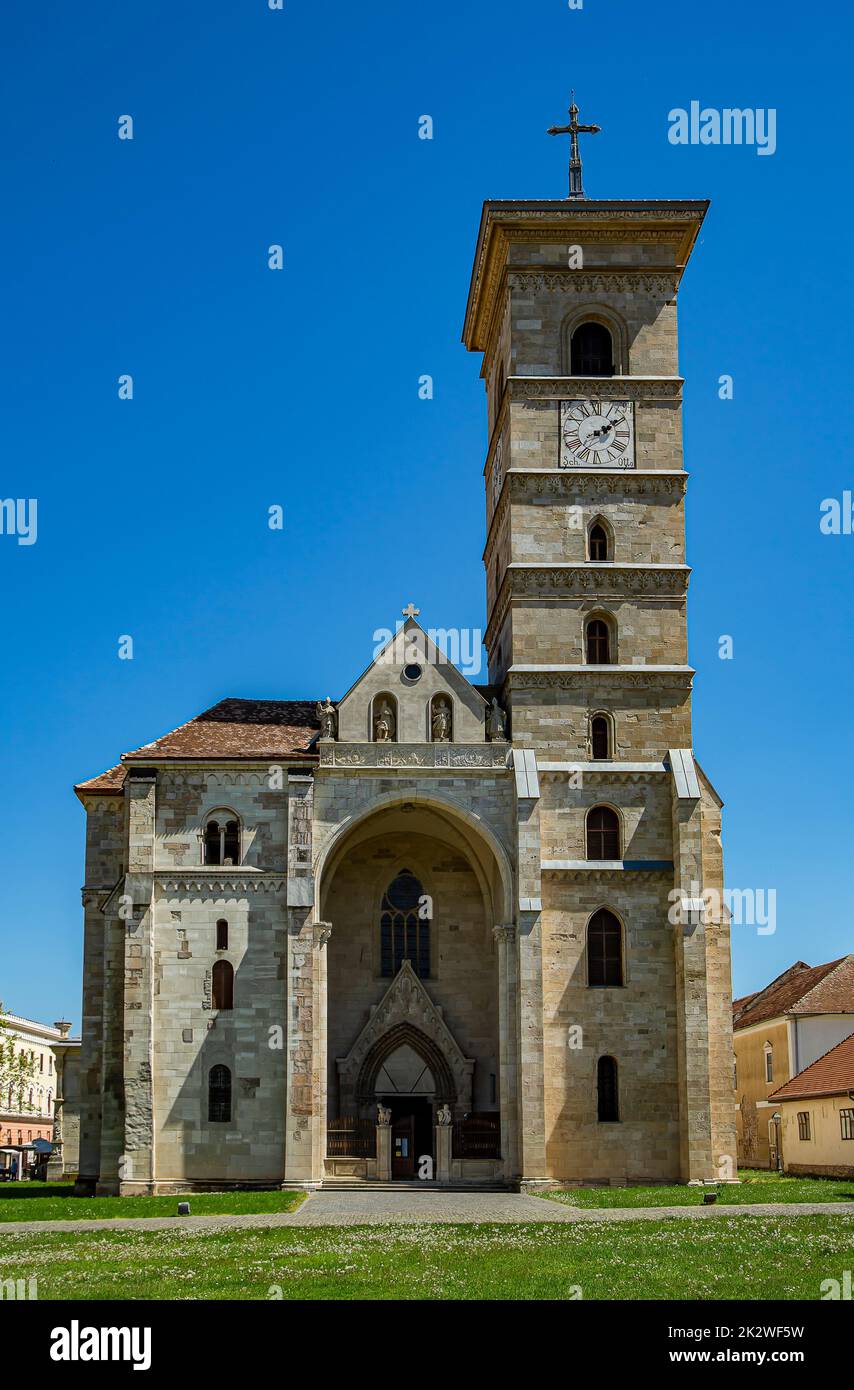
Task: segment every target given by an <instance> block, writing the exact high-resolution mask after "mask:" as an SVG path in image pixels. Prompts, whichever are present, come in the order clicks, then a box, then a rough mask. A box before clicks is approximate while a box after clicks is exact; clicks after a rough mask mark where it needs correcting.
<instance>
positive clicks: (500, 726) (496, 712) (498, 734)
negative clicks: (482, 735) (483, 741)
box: [486, 696, 507, 739]
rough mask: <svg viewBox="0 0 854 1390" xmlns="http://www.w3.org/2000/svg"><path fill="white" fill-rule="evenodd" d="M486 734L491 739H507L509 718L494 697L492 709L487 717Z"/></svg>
mask: <svg viewBox="0 0 854 1390" xmlns="http://www.w3.org/2000/svg"><path fill="white" fill-rule="evenodd" d="M486 734H487V737H488V738H491V739H504V738H506V737H507V716H506V715H505V713H504V711H503V709H502V708H501V706H500V705H499V703H498V701H497V700H496V699H495V697H494V696H493V698H492V709H491V710H490V711H489V714H488V715H487V716H486Z"/></svg>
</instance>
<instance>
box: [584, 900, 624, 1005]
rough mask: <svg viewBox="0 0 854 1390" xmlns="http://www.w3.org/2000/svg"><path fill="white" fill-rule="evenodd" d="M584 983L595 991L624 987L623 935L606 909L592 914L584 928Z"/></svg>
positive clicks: (613, 917) (615, 919) (615, 920)
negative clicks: (585, 959)
mask: <svg viewBox="0 0 854 1390" xmlns="http://www.w3.org/2000/svg"><path fill="white" fill-rule="evenodd" d="M587 983H588V985H592V986H593V987H594V988H595V989H604V988H606V987H607V986H608V985H621V984H622V983H623V932H622V928H621V927H620V923H619V922H618V920H617V918H616V917H615V916H614V914H613V912H609V911H608V909H607V908H605V907H600V909H599V911H598V912H594V914H593V916H592V917H591V918H590V922H589V924H588V927H587Z"/></svg>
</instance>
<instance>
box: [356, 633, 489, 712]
mask: <svg viewBox="0 0 854 1390" xmlns="http://www.w3.org/2000/svg"><path fill="white" fill-rule="evenodd" d="M442 630H443V631H444V630H445V629H442ZM412 634H416V635H415V636H414V637H413V636H412ZM413 641H414V642H415V643H417V644H418V650H419V653H423V658H424V661H425V662H426V664H427V665H429V666H433V667H437V668H438V669H439V670H440V671H442V673H443V674H444V675H445V676H446V678H447V682H448V688H449V689H450V690H453V692H454V693H455V694H456V695H458V696H463V695H464V694H469V695H470V696H471V699H472V707H473V708H474V707H475V702H476V704H477V707H478V708H480V709H487V708H488V706H489V701H488V700H486V699H485V698H484V696H483V695H482V694H481V693H480V690H479V689H478V688H477V686H475V685H472V683H471V681H469V680H467V679H466V677H465V676H464V675H463V673H462V671H460V670H459V668H458V667H456V666H455V665H454V663H453V662H452V661H451V659H450V657H448V656H446V655H445V653H444V652H443V651H442V649H441V647H438V646H437V645H436V643H435V642H434V641H433V639H432V637H431V636H430V634H429V633H428V632H425V630H424V628H423V627H422V626H421V624H420V623H417V622H416V621H415V619H414V618H407V620H406V622H405V623H403V624H402V626H401V627H400V628H398V630H397V632H395V633H393V634H392V636H391V637H390V638H389V640H388V641H387V642H386V643H384V645H383V646H382V647H381V648H380V650H379V651H378V652H377V654H376V656H375V657H374V659H373V661H372V662H371V663H370V665H368V666H366V667H365V669H364V671H363V672H362V674H361V675H360V676H358V677H357V679H356V680H355V681H354V682H353V684H352V685H351V686H350V688H349V690H348V691H347V692H346V694H344V695H342V696H341V699H340V700H339V701H338V707H339V709H340V708H341V706H342V705H344V704H345V703H346V701H347V700H349V699H350V696H351V695H353V694H355V692H356V691H357V690H358V688H359V686H360V685H362V683H363V682H364V681H365V680H366V679H367V677H368V676H369V675H371V673H372V672H373V671H375V670H376V668H377V667H385V668H386V669H388V670H399V669H400V668H401V667H402V666H405V665H406V662H407V656H406V650H405V649H406V647H407V645H408V644H409V643H411V642H413ZM398 647H399V650H397V648H398Z"/></svg>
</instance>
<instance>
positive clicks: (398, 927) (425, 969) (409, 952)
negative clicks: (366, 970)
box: [380, 869, 432, 979]
mask: <svg viewBox="0 0 854 1390" xmlns="http://www.w3.org/2000/svg"><path fill="white" fill-rule="evenodd" d="M431 915H432V914H431V911H430V899H429V898H428V897H427V895H426V894H425V892H424V889H423V888H422V887H421V884H420V883H419V881H418V879H417V878H416V877H415V875H414V874H413V873H411V872H410V870H409V869H401V871H400V873H399V874H398V875H397V878H396V879H395V880H394V882H393V883H391V884H389V887H388V888H387V889H386V892H385V894H384V896H383V901H382V908H381V915H380V969H381V973H382V974H383V975H384V976H386V977H387V978H392V977H394V976H395V975H396V974H397V972H398V970H399V969H400V967H401V966H402V964H403V962H404V961H405V960H408V961H411V963H412V969H413V970H414V971H415V973H416V975H419V976H421V978H422V979H426V978H427V976H428V975H429V974H430V917H431Z"/></svg>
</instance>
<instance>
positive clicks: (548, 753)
mask: <svg viewBox="0 0 854 1390" xmlns="http://www.w3.org/2000/svg"><path fill="white" fill-rule="evenodd" d="M575 111H576V114H577V108H575ZM573 119H574V118H573ZM571 129H572V127H571V126H570V127H566V128H562V129H560V130H557V129H556V130H555V131H554V132H553V133H555V134H562V133H566V131H571ZM577 129H588V130H590V129H594V130H595V129H596V128H591V127H586V128H585V127H577ZM574 139H575V137H574ZM576 143H577V142H576ZM576 184H577V185H578V188H580V186H581V185H580V170H579V172H578V173H577V177H576ZM707 206H708V204H707V203H706V202H703V201H666V202H664V201H640V202H622V201H620V202H618V201H600V200H593V199H587V198H585V197H584V196H583V193H579V192H576V193H575V194H572V192H571V196H570V197H569V198H568V199H566V200H561V201H536V202H528V201H524V202H516V201H508V202H487V203H486V204H485V205H484V208H483V215H482V219H481V225H480V232H479V236H478V241H477V249H476V253H475V260H474V269H473V275H472V282H471V290H470V294H469V300H468V306H467V311H466V318H465V327H464V332H463V341H464V343H465V346H466V347H467V348H468V349H469V351H472V352H480V353H482V354H483V370H482V376H483V378H484V381H485V385H486V391H487V401H488V427H489V434H488V446H487V453H486V462H485V467H484V482H485V494H486V534H487V539H486V547H485V551H484V564H485V568H486V590H487V629H486V637H485V642H486V647H487V652H488V658H489V678H490V682H491V683H492V684H493V685H494V686H495V687H497V689H498V691H499V692H500V694H499V698H500V700H501V703H502V705H504V706H506V707H507V709H508V710H509V713H510V723H511V737H512V742H513V748H514V757H515V760H516V765H517V767H518V766H519V765H520V764H521V763H522V761H523V760H524V762H525V766H526V768H528V769H529V770H533V768H537V769H538V772H539V780H538V783H536V784H535V785H536V791H537V796H536V800H534V799H533V798H531V799H529V801H528V802H527V805H528V807H529V810H527V811H526V812H525V815H524V825H525V855H522V853H521V848H520V866H523V865H524V864H528V865H529V866H530V864H531V863H532V861H533V857H534V855H533V851H534V847H535V842H538V848H539V855H538V860H539V863H538V872H535V871H526V874H522V873H520V905H523V906H526V907H527V908H528V909H529V912H530V918H529V920H528V923H527V927H526V928H525V933H526V934H525V936H524V941H525V949H526V950H527V951H528V952H529V961H528V968H529V976H530V978H532V979H533V980H534V981H537V982H538V981H539V980H540V979H541V980H542V990H543V997H542V1010H543V1012H542V1017H543V1059H544V1060H543V1096H544V1101H543V1107H544V1133H545V1135H546V1136H547V1137H546V1158H545V1164H544V1167H545V1168H546V1169H547V1170H549V1171H560V1172H561V1173H564V1174H571V1175H573V1176H576V1177H578V1178H584V1177H585V1176H593V1175H595V1174H599V1176H602V1175H603V1174H604V1172H605V1171H606V1170H608V1169H609V1168H611V1169H612V1170H613V1176H615V1177H617V1178H620V1177H622V1176H625V1174H626V1173H631V1172H632V1171H635V1172H637V1171H638V1165H639V1166H640V1167H643V1163H641V1162H640V1160H639V1159H638V1160H637V1161H636V1160H635V1159H634V1158H633V1157H632V1152H631V1146H632V1144H635V1145H636V1146H639V1147H637V1148H636V1150H635V1151H636V1153H637V1154H640V1153H641V1151H642V1150H645V1151H646V1153H647V1161H646V1167H645V1173H646V1175H647V1176H655V1172H656V1171H660V1172H661V1173H662V1174H663V1173H665V1172H666V1171H671V1172H672V1171H673V1164H672V1162H671V1161H670V1160H668V1159H662V1160H661V1161H660V1163H659V1162H658V1161H657V1160H653V1159H650V1158H649V1156H648V1155H649V1145H650V1142H651V1140H652V1142H653V1143H659V1142H660V1143H661V1144H662V1148H661V1153H664V1152H665V1150H666V1149H667V1148H668V1146H671V1145H675V1146H676V1148H677V1149H678V1153H679V1159H678V1165H677V1166H678V1171H679V1172H681V1174H682V1176H683V1177H685V1178H688V1177H708V1176H712V1175H714V1174H715V1173H716V1172H719V1171H721V1169H722V1166H723V1167H726V1166H727V1164H728V1161H729V1158H730V1156H731V1155H732V1154H734V1152H735V1150H734V1138H733V1133H732V1130H733V1125H732V1094H731V1032H730V1020H729V1016H728V1010H729V1003H728V1000H729V991H730V985H729V936H728V925H727V923H726V921H722V920H721V919H720V917H719V918H718V921H717V923H715V924H708V925H704V924H702V923H701V924H700V926H699V927H696V926H695V927H694V929H693V930H692V931H689V929H688V928H687V927H685V928H684V929H683V927H681V926H675V927H674V926H673V925H672V922H671V918H670V916H669V914H670V911H671V905H672V904H673V902H674V901H676V902H678V903H679V904H681V910H684V912H685V913H689V914H690V902H689V900H690V899H692V897H694V898H696V897H697V896H698V895H700V894H702V892H703V891H705V890H706V889H709V888H712V889H715V890H717V891H719V892H720V891H721V889H722V865H721V850H720V806H721V802H720V799H719V798H718V797H717V795H716V793H715V792H714V789H713V788H712V787H711V784H710V783H708V781H707V780H706V779H705V777H704V776H703V774H702V772H701V770H700V769H699V768H698V766H697V765H696V764H695V762H694V757H693V751H692V748H693V744H692V728H691V686H692V679H693V672H692V670H691V668H690V666H689V665H688V652H687V629H686V605H687V591H688V577H689V572H690V571H689V568H688V566H687V564H686V557H685V517H684V504H685V491H686V476H687V475H686V473H685V471H684V467H683V458H682V384H683V383H682V380H681V378H680V376H679V363H678V352H677V328H676V302H677V294H678V291H679V285H680V281H681V278H682V275H683V272H684V270H685V267H686V264H687V261H688V258H689V256H690V254H691V251H692V248H693V247H694V245H695V242H696V240H697V236H698V233H699V231H700V227H701V225H702V222H703V218H704V216H705V213H706V209H707ZM520 795H522V796H523V795H525V789H524V786H523V788H522V791H521V792H520ZM598 808H604V815H605V817H610V820H608V819H602V821H601V824H602V825H603V826H605V825H609V824H613V825H614V826H616V827H618V828H617V829H615V830H614V832H613V836H612V838H611V839H609V840H607V842H606V840H604V839H603V840H602V841H601V842H600V844H601V845H603V846H606V847H605V848H602V849H601V850H600V853H599V855H598V862H596V856H595V855H593V852H592V851H591V840H590V825H591V820H590V816H591V812H592V811H595V812H598ZM521 821H522V817H521V816H520V823H521ZM597 824H598V822H597ZM520 846H521V841H520ZM523 878H524V880H525V881H524V884H523V883H522V882H521V880H522V879H523ZM603 908H604V909H607V910H608V911H609V912H612V913H613V914H614V917H613V921H614V922H615V924H618V925H615V927H614V931H615V932H622V934H623V945H622V948H621V949H623V950H624V951H625V974H624V976H623V977H622V978H621V980H620V996H619V1002H617V998H616V995H615V994H613V995H612V993H611V991H610V990H596V989H593V988H589V987H588V986H589V983H590V966H589V960H588V947H587V944H586V943H587V931H588V925H589V922H590V920H591V914H593V913H595V912H596V911H598V910H600V909H603ZM538 913H539V915H537V914H538ZM644 976H645V989H644V990H639V988H638V986H639V983H640V981H641V978H642V977H644ZM667 1017H673V1018H675V1026H674V1030H673V1031H672V1032H670V1031H669V1025H668V1024H667V1023H665V1022H664V1020H665V1018H667ZM574 1026H577V1027H580V1028H581V1029H582V1032H583V1033H584V1037H585V1042H584V1055H583V1056H580V1057H579V1058H573V1057H572V1055H571V1052H568V1050H567V1036H568V1031H569V1030H570V1029H571V1028H572V1027H574ZM639 1037H644V1038H646V1039H647V1040H648V1041H649V1046H648V1047H647V1048H646V1050H643V1049H642V1048H641V1047H640V1046H639V1045H638V1042H637V1039H638V1038H639ZM651 1040H654V1041H651ZM570 1046H571V1044H570ZM597 1052H598V1053H600V1054H602V1053H603V1052H604V1053H605V1054H607V1056H608V1058H617V1059H618V1060H619V1067H620V1077H621V1080H620V1086H621V1090H622V1094H623V1096H624V1100H623V1101H621V1112H622V1113H621V1115H620V1119H621V1120H623V1119H626V1120H627V1119H628V1116H629V1114H630V1113H631V1114H632V1115H633V1116H634V1117H635V1118H636V1119H638V1127H637V1128H636V1129H635V1130H634V1132H633V1133H631V1132H630V1126H629V1124H628V1123H623V1124H622V1125H621V1126H620V1129H621V1131H622V1138H621V1139H618V1138H617V1132H616V1129H615V1130H614V1131H610V1130H609V1131H608V1132H607V1134H606V1132H605V1127H604V1126H603V1125H601V1124H600V1125H599V1126H598V1128H597V1127H596V1126H589V1127H585V1125H584V1124H581V1125H580V1126H579V1125H578V1124H573V1122H572V1121H573V1116H576V1117H579V1116H582V1115H583V1114H584V1113H585V1106H586V1105H587V1104H588V1099H587V1098H588V1096H589V1094H590V1092H591V1088H593V1089H594V1090H595V1074H594V1070H591V1069H592V1068H593V1069H595V1066H596V1053H597ZM662 1057H668V1058H670V1059H671V1060H672V1063H673V1071H672V1074H671V1075H670V1079H669V1081H668V1082H667V1084H666V1085H665V1084H663V1083H664V1072H661V1071H659V1075H658V1077H656V1066H658V1065H659V1064H660V1063H661V1059H662ZM615 1065H616V1064H615ZM665 1070H666V1067H665ZM623 1083H625V1089H624V1090H623V1089H622V1088H623ZM667 1086H672V1089H671V1090H670V1092H669V1093H668V1090H667ZM668 1094H669V1096H670V1099H668ZM677 1094H678V1117H679V1118H678V1122H677V1121H676V1119H675V1110H674V1106H673V1099H672V1098H673V1096H675V1095H677ZM642 1114H644V1115H645V1117H646V1121H647V1122H648V1124H647V1128H646V1129H644V1127H643V1124H642V1123H641V1122H640V1116H641V1115H642ZM549 1136H551V1137H550V1138H549ZM606 1139H607V1141H608V1142H607V1157H606V1156H605V1155H606V1150H604V1149H603V1147H602V1146H603V1143H604V1141H605V1140H606ZM633 1164H636V1166H635V1168H634V1169H633V1167H632V1165H633Z"/></svg>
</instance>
